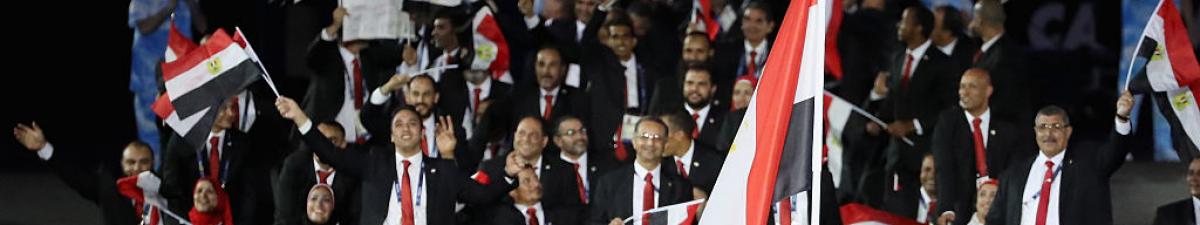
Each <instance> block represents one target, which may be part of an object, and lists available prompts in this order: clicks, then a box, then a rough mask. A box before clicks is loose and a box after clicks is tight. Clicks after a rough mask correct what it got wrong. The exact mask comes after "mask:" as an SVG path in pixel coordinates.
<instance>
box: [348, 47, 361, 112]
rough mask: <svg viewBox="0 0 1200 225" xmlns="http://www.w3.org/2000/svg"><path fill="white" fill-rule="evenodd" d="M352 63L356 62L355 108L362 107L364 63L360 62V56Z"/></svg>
mask: <svg viewBox="0 0 1200 225" xmlns="http://www.w3.org/2000/svg"><path fill="white" fill-rule="evenodd" d="M351 63H353V64H354V90H353V91H354V109H361V108H362V103H363V100H362V99H363V77H362V65H361V64H359V63H358V58H355V59H354V61H352V62H351Z"/></svg>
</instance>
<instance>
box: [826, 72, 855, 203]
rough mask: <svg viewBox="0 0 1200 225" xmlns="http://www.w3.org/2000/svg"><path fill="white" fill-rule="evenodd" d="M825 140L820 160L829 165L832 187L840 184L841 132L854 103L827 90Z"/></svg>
mask: <svg viewBox="0 0 1200 225" xmlns="http://www.w3.org/2000/svg"><path fill="white" fill-rule="evenodd" d="M824 100H825V104H824V105H825V114H824V117H825V118H824V119H825V121H824V122H825V134H824V135H825V142H824V144H823V145H821V146H822V148H823V149H822V150H823V151H824V153H822V155H824V156H823V158H822V160H821V161H823V162H825V165H826V166H828V167H829V173H830V174H832V175H833V187H835V188H836V187H840V186H841V179H839V178H841V173H842V165H843V163H842V153H843V152H844V150H843V148H842V132H843V131H845V130H846V122H847V121H850V115H851V114H852V113H853V109H854V105H853V104H850V102H847V101H846V100H845V99H842V98H841V97H838V96H835V95H833V94H831V93H829V92H825V97H824Z"/></svg>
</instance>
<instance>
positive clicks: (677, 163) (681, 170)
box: [675, 159, 688, 178]
mask: <svg viewBox="0 0 1200 225" xmlns="http://www.w3.org/2000/svg"><path fill="white" fill-rule="evenodd" d="M675 168H679V174H680V175H683V178H688V173H687V170H686V169H687V168H684V167H683V160H678V159H676V160H675Z"/></svg>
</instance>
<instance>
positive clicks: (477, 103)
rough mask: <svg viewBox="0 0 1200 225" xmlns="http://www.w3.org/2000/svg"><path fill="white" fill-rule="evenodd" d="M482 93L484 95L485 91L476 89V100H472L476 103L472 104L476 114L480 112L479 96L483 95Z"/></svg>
mask: <svg viewBox="0 0 1200 225" xmlns="http://www.w3.org/2000/svg"><path fill="white" fill-rule="evenodd" d="M481 93H483V89H479V88H478V87H476V88H475V99H472V100H474V101H472V102H471V110H475V112H479V98H480V95H479V94H481Z"/></svg>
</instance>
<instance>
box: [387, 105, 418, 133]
mask: <svg viewBox="0 0 1200 225" xmlns="http://www.w3.org/2000/svg"><path fill="white" fill-rule="evenodd" d="M403 111H408V112H410V113H412V114H413V115H417V118H418V119H420V117H421V113H419V112H417V108H413V107H412V106H411V105H403V106H400V107H397V108H396V110H395V111H392V120H391V124H395V123H396V116H399V115H400V112H403ZM391 124H389V126H390V125H391ZM420 124H421V129H425V123H420Z"/></svg>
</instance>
